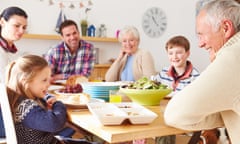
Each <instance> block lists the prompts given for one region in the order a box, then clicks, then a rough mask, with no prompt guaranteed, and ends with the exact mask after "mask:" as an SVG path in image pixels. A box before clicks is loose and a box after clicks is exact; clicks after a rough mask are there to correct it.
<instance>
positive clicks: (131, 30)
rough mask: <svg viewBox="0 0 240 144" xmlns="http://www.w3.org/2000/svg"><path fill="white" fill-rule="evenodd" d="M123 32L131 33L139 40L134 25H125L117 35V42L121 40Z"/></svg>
mask: <svg viewBox="0 0 240 144" xmlns="http://www.w3.org/2000/svg"><path fill="white" fill-rule="evenodd" d="M125 34H133V36H134V37H135V38H136V39H137V40H138V41H140V36H139V32H138V30H137V28H136V27H134V26H125V27H124V28H123V29H122V30H121V31H120V33H119V36H118V41H119V42H122V38H123V36H124V35H125Z"/></svg>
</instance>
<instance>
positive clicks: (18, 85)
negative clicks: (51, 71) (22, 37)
mask: <svg viewBox="0 0 240 144" xmlns="http://www.w3.org/2000/svg"><path fill="white" fill-rule="evenodd" d="M47 66H48V63H47V61H46V60H45V59H44V58H42V57H40V56H37V55H26V56H23V57H20V58H18V59H17V60H16V61H13V62H12V63H10V64H9V66H8V68H7V80H6V83H7V92H8V97H9V102H10V104H11V109H12V111H13V110H14V106H16V104H17V103H16V102H17V100H18V99H19V98H20V97H26V98H29V99H36V98H35V97H34V96H33V95H32V93H31V92H30V90H29V83H30V82H31V81H32V80H33V79H34V78H35V76H36V75H37V74H38V72H40V71H41V70H43V69H44V68H46V67H47Z"/></svg>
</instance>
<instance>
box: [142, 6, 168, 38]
mask: <svg viewBox="0 0 240 144" xmlns="http://www.w3.org/2000/svg"><path fill="white" fill-rule="evenodd" d="M166 27H167V17H166V15H165V13H164V12H163V11H162V10H161V9H160V8H158V7H152V8H149V9H148V10H147V11H146V12H145V13H144V14H143V18H142V28H143V31H144V32H145V33H146V34H147V35H148V36H149V37H152V38H157V37H159V36H161V35H162V33H163V32H164V31H165V29H166Z"/></svg>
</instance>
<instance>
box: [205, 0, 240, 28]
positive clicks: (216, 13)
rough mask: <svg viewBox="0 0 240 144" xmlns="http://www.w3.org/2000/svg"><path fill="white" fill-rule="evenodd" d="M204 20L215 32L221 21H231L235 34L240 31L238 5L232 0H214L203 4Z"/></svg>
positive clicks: (239, 6)
mask: <svg viewBox="0 0 240 144" xmlns="http://www.w3.org/2000/svg"><path fill="white" fill-rule="evenodd" d="M201 10H204V11H206V14H207V15H206V19H207V20H208V22H209V23H210V24H211V25H213V28H214V29H215V30H216V31H217V30H218V28H219V26H220V23H221V21H222V20H225V19H228V20H231V21H232V23H233V26H234V29H235V30H236V32H238V31H239V30H240V4H239V3H238V2H236V1H234V0H214V1H210V2H209V3H207V4H205V5H204V6H203V7H202V8H201Z"/></svg>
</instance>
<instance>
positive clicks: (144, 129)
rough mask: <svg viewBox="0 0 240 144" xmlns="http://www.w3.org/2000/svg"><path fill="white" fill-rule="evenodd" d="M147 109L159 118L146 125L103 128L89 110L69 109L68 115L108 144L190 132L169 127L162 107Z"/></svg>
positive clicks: (74, 121) (75, 122) (127, 124)
mask: <svg viewBox="0 0 240 144" xmlns="http://www.w3.org/2000/svg"><path fill="white" fill-rule="evenodd" d="M147 108H148V109H150V110H151V111H153V112H155V113H156V114H158V117H157V118H156V119H155V120H154V121H153V122H152V123H150V124H144V125H132V124H130V123H124V124H122V125H117V126H103V125H102V124H101V123H100V122H99V121H98V120H97V119H95V118H94V117H93V115H92V114H91V113H90V112H89V111H88V109H68V114H69V116H70V119H71V121H72V122H73V123H74V124H75V125H77V126H79V127H80V128H82V129H83V130H86V131H88V132H90V133H92V134H94V135H97V136H99V137H100V138H102V139H103V140H105V141H107V142H108V143H119V142H126V141H131V140H134V139H143V138H153V137H158V136H166V135H177V134H182V133H186V132H189V131H184V130H180V129H176V128H173V127H169V126H167V125H166V124H165V123H164V120H163V113H162V110H161V109H162V106H147Z"/></svg>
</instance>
